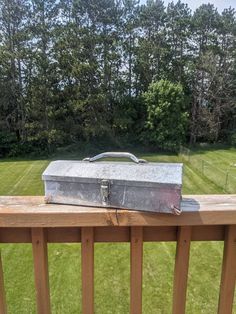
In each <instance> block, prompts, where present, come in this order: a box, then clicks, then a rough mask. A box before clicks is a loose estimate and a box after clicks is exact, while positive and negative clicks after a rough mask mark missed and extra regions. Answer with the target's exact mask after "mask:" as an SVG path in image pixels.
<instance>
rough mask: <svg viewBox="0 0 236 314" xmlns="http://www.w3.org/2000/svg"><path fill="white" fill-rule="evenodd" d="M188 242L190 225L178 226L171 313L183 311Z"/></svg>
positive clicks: (175, 313) (189, 240) (187, 264)
mask: <svg viewBox="0 0 236 314" xmlns="http://www.w3.org/2000/svg"><path fill="white" fill-rule="evenodd" d="M190 243H191V227H189V226H183V227H179V228H178V235H177V247H176V257H175V272H174V287H173V310H172V313H173V314H184V313H185V304H186V292H187V281H188V266H189V252H190Z"/></svg>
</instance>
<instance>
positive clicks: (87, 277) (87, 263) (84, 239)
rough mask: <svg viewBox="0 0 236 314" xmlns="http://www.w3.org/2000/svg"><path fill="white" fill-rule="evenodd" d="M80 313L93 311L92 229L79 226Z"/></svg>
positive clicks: (91, 313)
mask: <svg viewBox="0 0 236 314" xmlns="http://www.w3.org/2000/svg"><path fill="white" fill-rule="evenodd" d="M81 258H82V313H83V314H93V313H94V230H93V228H92V227H83V228H81Z"/></svg>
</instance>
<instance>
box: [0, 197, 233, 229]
mask: <svg viewBox="0 0 236 314" xmlns="http://www.w3.org/2000/svg"><path fill="white" fill-rule="evenodd" d="M181 209H182V213H181V215H180V216H175V215H171V214H160V213H148V212H141V211H132V210H119V209H106V208H99V207H85V206H71V205H57V204H45V203H44V198H43V197H42V196H1V197H0V227H70V226H71V227H75V226H78V227H86V226H87V227H89V226H94V227H96V226H183V225H185V226H188V225H190V226H191V225H217V224H218V225H219V224H221V225H223V224H236V195H186V196H183V199H182V203H181Z"/></svg>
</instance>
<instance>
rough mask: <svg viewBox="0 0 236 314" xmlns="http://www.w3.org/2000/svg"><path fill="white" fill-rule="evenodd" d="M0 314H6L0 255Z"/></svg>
mask: <svg viewBox="0 0 236 314" xmlns="http://www.w3.org/2000/svg"><path fill="white" fill-rule="evenodd" d="M0 313H1V314H7V305H6V295H5V289H4V279H3V268H2V257H1V254H0Z"/></svg>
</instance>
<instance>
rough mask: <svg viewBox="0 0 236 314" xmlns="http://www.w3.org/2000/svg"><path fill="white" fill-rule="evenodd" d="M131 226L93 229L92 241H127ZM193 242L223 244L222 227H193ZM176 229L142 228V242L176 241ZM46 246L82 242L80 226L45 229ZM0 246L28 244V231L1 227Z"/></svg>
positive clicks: (29, 231)
mask: <svg viewBox="0 0 236 314" xmlns="http://www.w3.org/2000/svg"><path fill="white" fill-rule="evenodd" d="M131 228H132V227H124V226H122V227H117V226H114V227H110V226H106V227H94V242H129V241H130V229H131ZM191 228H192V237H191V240H192V241H223V240H224V229H225V226H223V225H213V226H204V225H203V226H192V227H191ZM177 229H178V227H177V226H155V227H153V226H151V227H147V226H145V227H143V241H144V242H160V241H165V242H170V241H177ZM45 232H46V234H47V242H48V243H78V242H81V227H62V228H60V227H58V228H45ZM0 243H31V228H0Z"/></svg>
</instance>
